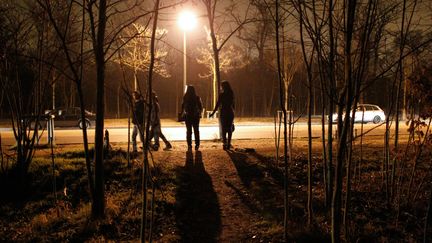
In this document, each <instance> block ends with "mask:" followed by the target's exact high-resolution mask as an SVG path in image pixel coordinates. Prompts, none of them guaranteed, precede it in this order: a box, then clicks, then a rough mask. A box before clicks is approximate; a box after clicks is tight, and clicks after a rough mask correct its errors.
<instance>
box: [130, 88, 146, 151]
mask: <svg viewBox="0 0 432 243" xmlns="http://www.w3.org/2000/svg"><path fill="white" fill-rule="evenodd" d="M132 99H133V101H132V102H133V103H132V124H133V130H132V152H133V153H137V152H138V149H137V140H136V137H137V135H138V133H139V136H140V140H141V142H143V141H144V136H143V132H144V131H143V129H142V128H143V123H144V99H143V97H142V96H141V94H140V93H138V92H137V91H134V92H133V93H132Z"/></svg>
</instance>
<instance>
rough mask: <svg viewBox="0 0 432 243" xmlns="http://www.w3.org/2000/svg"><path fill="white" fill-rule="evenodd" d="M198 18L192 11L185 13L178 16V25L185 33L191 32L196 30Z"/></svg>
mask: <svg viewBox="0 0 432 243" xmlns="http://www.w3.org/2000/svg"><path fill="white" fill-rule="evenodd" d="M196 24H197V18H196V16H195V14H194V13H193V12H191V11H183V12H181V13H180V14H179V16H178V25H179V27H180V28H181V29H182V30H184V31H189V30H192V29H193V28H195V26H196Z"/></svg>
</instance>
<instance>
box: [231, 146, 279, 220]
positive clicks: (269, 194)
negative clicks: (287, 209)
mask: <svg viewBox="0 0 432 243" xmlns="http://www.w3.org/2000/svg"><path fill="white" fill-rule="evenodd" d="M226 152H227V154H228V156H229V157H230V159H231V161H232V163H233V165H234V167H235V168H236V170H237V174H238V176H239V178H240V180H241V182H242V184H243V186H244V187H245V189H246V190H247V191H248V193H245V192H244V190H242V189H241V188H239V187H238V186H235V185H234V184H230V183H229V184H227V185H228V186H229V187H231V188H232V189H233V190H234V192H236V194H237V195H238V196H239V197H240V199H241V200H242V201H243V203H244V204H245V205H246V206H248V207H249V208H250V209H251V211H253V212H258V213H261V214H262V215H265V217H266V218H268V219H274V220H276V221H280V220H281V219H282V218H281V215H283V208H282V207H281V203H280V202H283V198H281V194H280V191H281V189H282V188H281V187H280V186H279V185H277V184H276V183H274V180H273V178H269V177H268V176H265V174H266V173H267V171H266V169H265V168H264V167H263V166H261V165H259V163H253V162H252V163H251V162H250V159H249V157H248V155H247V154H246V153H243V152H236V151H232V150H227V151H226Z"/></svg>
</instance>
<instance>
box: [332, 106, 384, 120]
mask: <svg viewBox="0 0 432 243" xmlns="http://www.w3.org/2000/svg"><path fill="white" fill-rule="evenodd" d="M350 115H352V113H351V114H350ZM343 117H345V114H343V116H342V118H343ZM337 119H338V114H337V113H335V114H333V122H334V123H335V122H337ZM385 119H386V116H385V113H384V111H383V110H382V109H381V108H380V107H379V106H377V105H371V104H359V105H357V109H356V111H355V113H354V122H363V123H368V122H373V123H374V124H378V123H380V122H383V121H385Z"/></svg>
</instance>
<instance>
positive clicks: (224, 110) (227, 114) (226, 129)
mask: <svg viewBox="0 0 432 243" xmlns="http://www.w3.org/2000/svg"><path fill="white" fill-rule="evenodd" d="M221 86H222V92H221V93H220V94H219V97H218V100H217V102H216V106H215V108H214V109H213V112H212V113H211V114H210V117H213V115H214V114H215V113H216V111H217V110H218V109H219V107H220V113H219V114H220V123H221V126H222V140H223V149H230V148H231V137H232V133H233V131H234V109H235V104H234V92H233V90H232V88H231V85H230V84H229V83H228V81H226V80H224V81H222V83H221ZM227 135H228V138H227Z"/></svg>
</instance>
